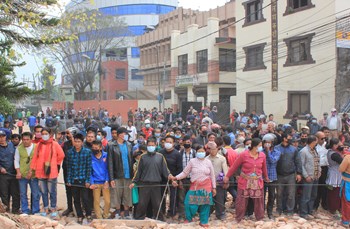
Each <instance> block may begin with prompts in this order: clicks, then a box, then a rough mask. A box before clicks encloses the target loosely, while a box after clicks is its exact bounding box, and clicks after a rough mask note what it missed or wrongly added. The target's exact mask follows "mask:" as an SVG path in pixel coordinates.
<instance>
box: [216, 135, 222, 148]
mask: <svg viewBox="0 0 350 229" xmlns="http://www.w3.org/2000/svg"><path fill="white" fill-rule="evenodd" d="M215 143H216V145H217V146H218V147H219V146H222V145H224V140H223V139H222V137H217V138H215Z"/></svg>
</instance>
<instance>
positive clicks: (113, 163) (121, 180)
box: [107, 127, 133, 219]
mask: <svg viewBox="0 0 350 229" xmlns="http://www.w3.org/2000/svg"><path fill="white" fill-rule="evenodd" d="M111 131H112V137H113V140H112V141H110V142H109V143H108V145H107V153H108V156H107V160H108V173H109V180H110V182H111V186H112V188H113V189H112V191H111V199H112V201H111V206H112V207H115V208H116V214H115V219H120V218H121V212H120V208H121V205H123V206H124V218H125V219H131V217H130V214H129V207H130V206H131V205H132V203H131V191H130V189H129V188H128V187H129V185H130V184H131V178H132V177H133V169H132V151H131V144H130V143H129V142H127V141H126V140H125V136H127V132H128V131H127V129H126V128H124V127H119V128H116V127H112V129H111Z"/></svg>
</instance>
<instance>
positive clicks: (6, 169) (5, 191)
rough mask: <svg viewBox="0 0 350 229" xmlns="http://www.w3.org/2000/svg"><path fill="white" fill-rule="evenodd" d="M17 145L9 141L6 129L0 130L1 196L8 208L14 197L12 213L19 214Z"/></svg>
mask: <svg viewBox="0 0 350 229" xmlns="http://www.w3.org/2000/svg"><path fill="white" fill-rule="evenodd" d="M14 156H15V147H14V146H13V144H12V143H11V142H7V140H6V133H5V131H2V130H0V198H1V201H2V203H3V204H4V205H5V206H6V208H7V210H8V211H9V209H10V196H11V197H12V213H14V214H18V213H19V208H20V194H19V184H18V180H17V179H16V170H15V167H14V158H15V157H14Z"/></svg>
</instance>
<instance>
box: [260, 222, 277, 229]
mask: <svg viewBox="0 0 350 229" xmlns="http://www.w3.org/2000/svg"><path fill="white" fill-rule="evenodd" d="M274 226H275V224H274V223H273V222H265V223H264V224H263V225H262V227H261V229H271V228H273V227H274Z"/></svg>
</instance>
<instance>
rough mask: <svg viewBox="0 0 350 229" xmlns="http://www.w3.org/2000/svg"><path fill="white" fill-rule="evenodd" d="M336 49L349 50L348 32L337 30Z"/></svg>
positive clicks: (349, 37) (349, 39)
mask: <svg viewBox="0 0 350 229" xmlns="http://www.w3.org/2000/svg"><path fill="white" fill-rule="evenodd" d="M336 37H337V48H346V49H348V48H350V32H348V31H344V30H343V31H341V30H337V33H336Z"/></svg>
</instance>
